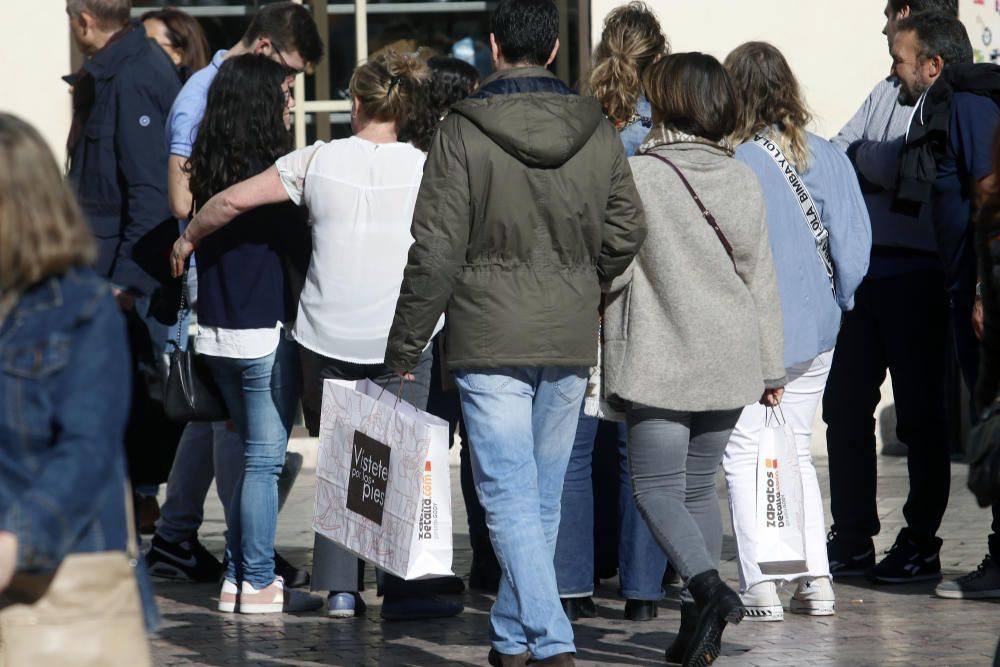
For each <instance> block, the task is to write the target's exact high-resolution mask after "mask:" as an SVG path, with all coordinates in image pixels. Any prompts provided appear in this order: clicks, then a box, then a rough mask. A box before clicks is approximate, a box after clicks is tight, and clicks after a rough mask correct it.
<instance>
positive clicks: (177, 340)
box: [170, 269, 190, 351]
mask: <svg viewBox="0 0 1000 667" xmlns="http://www.w3.org/2000/svg"><path fill="white" fill-rule="evenodd" d="M189 270H190V269H184V273H182V274H181V302H180V304H179V305H178V306H177V334H176V336H174V340H172V341H170V342H172V343H173V344H174V351H179V350H180V349H181V330H182V328H183V326H184V318H182V317H181V313H182V312H184V307H185V306H186V305H187V302H188V293H187V291H188V271H189Z"/></svg>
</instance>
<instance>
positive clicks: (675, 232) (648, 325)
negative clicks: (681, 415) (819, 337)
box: [603, 135, 785, 412]
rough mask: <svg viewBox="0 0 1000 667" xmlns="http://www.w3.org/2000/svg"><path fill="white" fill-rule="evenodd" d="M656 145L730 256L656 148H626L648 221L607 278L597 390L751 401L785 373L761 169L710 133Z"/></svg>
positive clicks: (651, 398) (637, 399)
mask: <svg viewBox="0 0 1000 667" xmlns="http://www.w3.org/2000/svg"><path fill="white" fill-rule="evenodd" d="M651 136H652V135H651ZM647 148H649V146H647ZM651 150H653V151H655V152H658V153H660V154H662V155H663V156H665V157H667V158H669V159H670V160H671V161H672V162H673V163H674V164H675V165H676V166H677V167H678V168H679V169H680V170H681V171H682V172H683V173H684V175H685V176H686V177H687V179H688V181H689V182H690V183H691V186H692V187H693V188H694V190H695V192H696V193H697V194H698V196H699V197H700V198H701V200H702V201H703V202H704V204H705V205H706V206H707V208H708V209H709V211H711V212H712V214H713V215H714V216H715V219H716V220H717V221H718V224H719V227H720V228H721V229H722V231H723V233H724V234H725V236H726V237H727V238H728V240H729V242H730V243H731V244H732V247H733V254H734V257H735V262H736V266H735V268H734V266H733V262H732V261H731V260H730V259H729V256H728V255H727V253H726V250H725V248H724V247H723V245H722V243H721V241H720V240H719V238H718V236H716V233H715V232H714V231H713V230H712V228H711V227H710V226H709V224H708V222H707V221H706V220H705V218H704V217H703V216H702V214H701V210H700V209H699V208H698V206H697V205H696V204H695V202H694V200H693V198H692V197H691V195H690V194H689V193H688V191H687V189H685V187H684V185H683V184H682V183H681V181H680V179H679V178H678V177H677V175H676V174H675V173H674V172H673V170H671V169H670V167H668V166H667V165H665V164H663V163H662V162H661V161H659V160H657V159H655V158H652V157H648V156H640V155H637V156H635V157H632V158H630V159H629V165H630V166H631V168H632V173H633V176H634V178H635V183H636V187H637V188H638V190H639V195H640V196H641V198H642V202H643V206H644V207H645V209H646V224H647V227H648V230H649V231H648V236H647V237H646V242H645V244H644V245H643V246H642V248H641V249H640V250H639V254H638V255H637V256H636V258H635V260H634V261H633V263H632V266H631V267H630V270H629V271H627V272H626V273H625V274H623V275H622V276H620V277H619V278H618V279H616V280H615V281H614V282H613V283H612V284H611V285H610V286H609V289H610V292H609V294H608V297H607V305H606V307H605V311H604V368H603V375H604V383H605V384H604V393H605V395H606V396H609V397H617V398H619V399H624V400H626V401H631V402H633V403H637V404H640V405H644V406H650V407H657V408H667V409H671V410H680V411H691V412H701V411H707V410H727V409H735V408H740V407H743V406H745V405H748V404H750V403H754V402H756V401H757V400H758V399H760V397H761V394H762V393H763V391H764V388H765V387H768V388H773V387H780V386H782V385H784V382H785V378H784V376H785V368H784V362H783V360H782V321H781V304H780V302H779V295H778V284H777V281H776V278H775V273H774V265H773V263H772V261H771V248H770V244H769V243H768V235H767V221H766V213H765V209H764V199H763V195H762V193H761V190H760V186H759V185H758V181H757V178H756V176H754V173H753V172H752V171H751V170H750V169H749V168H748V167H747V166H745V165H743V164H741V163H739V162H737V161H736V160H735V159H733V158H732V157H731V154H730V153H729V152H727V151H725V150H724V149H722V148H719V147H717V146H714V145H709V144H705V143H666V144H657V143H655V142H653V145H652V148H651Z"/></svg>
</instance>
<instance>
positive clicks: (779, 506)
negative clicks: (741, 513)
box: [757, 410, 808, 574]
mask: <svg viewBox="0 0 1000 667" xmlns="http://www.w3.org/2000/svg"><path fill="white" fill-rule="evenodd" d="M767 414H768V416H767V418H766V421H765V424H764V429H763V430H762V431H761V435H760V446H759V447H758V450H757V565H758V566H759V567H760V571H761V573H762V574H801V573H803V572H808V568H807V567H806V545H805V512H804V505H803V496H802V476H801V475H800V473H799V459H798V453H797V452H796V450H795V435H794V433H792V429H791V428H790V427H789V426H788V424H786V423H785V420H784V419H783V418H782V417H781V416H780V415H778V414H776V413H775V411H774V410H769V411H768V413H767Z"/></svg>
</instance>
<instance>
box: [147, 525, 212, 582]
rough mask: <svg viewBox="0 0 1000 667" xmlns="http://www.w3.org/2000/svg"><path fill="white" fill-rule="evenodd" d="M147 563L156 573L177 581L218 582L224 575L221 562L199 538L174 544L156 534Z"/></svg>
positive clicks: (154, 573)
mask: <svg viewBox="0 0 1000 667" xmlns="http://www.w3.org/2000/svg"><path fill="white" fill-rule="evenodd" d="M146 566H147V567H148V568H149V573H150V574H152V575H153V576H155V577H163V578H165V579H174V580H177V581H190V582H194V583H205V582H215V581H218V580H219V577H220V576H222V564H221V563H220V562H219V561H218V560H217V559H216V558H215V556H213V555H212V554H211V553H209V551H208V549H206V548H205V547H204V546H202V544H201V542H199V541H198V539H197V538H192V539H190V540H186V541H184V542H181V543H180V544H172V543H170V542H167V541H166V540H165V539H163V538H162V537H160V536H159V535H153V543H152V545H151V546H150V547H149V553H147V554H146Z"/></svg>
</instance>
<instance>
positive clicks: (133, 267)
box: [69, 23, 181, 295]
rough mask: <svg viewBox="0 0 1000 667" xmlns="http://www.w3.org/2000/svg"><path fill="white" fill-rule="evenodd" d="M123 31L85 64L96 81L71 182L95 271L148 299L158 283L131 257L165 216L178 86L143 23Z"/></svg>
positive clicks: (167, 213) (74, 157)
mask: <svg viewBox="0 0 1000 667" xmlns="http://www.w3.org/2000/svg"><path fill="white" fill-rule="evenodd" d="M128 30H129V32H128V33H127V34H126V35H124V36H122V37H121V38H120V39H117V40H116V41H114V42H112V43H110V44H108V46H107V47H106V48H104V49H103V50H102V51H100V52H98V53H97V54H96V55H95V56H94V57H93V58H91V59H90V61H89V62H87V64H86V65H84V69H85V70H86V72H87V73H89V74H90V76H91V77H93V79H94V104H93V106H92V107H91V110H90V113H89V115H88V117H87V121H86V124H85V126H84V127H83V132H82V135H81V136H80V139H79V141H78V143H77V144H76V146H75V148H74V150H73V154H72V156H71V160H72V161H71V163H70V164H71V166H70V171H69V177H70V181H71V182H72V183H73V187H74V189H75V190H76V192H77V196H78V197H79V199H80V204H81V205H82V207H83V211H84V213H85V214H86V216H87V219H88V220H89V221H90V225H91V228H92V229H93V230H94V236H95V237H96V238H97V242H98V252H99V256H98V259H97V264H96V267H95V268H96V270H97V273H98V274H100V275H102V276H106V277H107V278H108V279H109V280H110V281H111V282H112V283H114V284H115V285H118V286H119V287H123V288H127V289H128V290H129V291H131V292H134V293H137V294H147V295H148V294H151V293H152V292H153V291H154V290H155V288H156V287H157V281H156V280H155V279H154V278H153V277H152V276H150V275H149V274H147V273H146V272H145V271H143V270H142V268H140V267H139V265H138V264H136V262H135V260H134V259H133V257H132V252H133V248H134V246H135V244H136V242H137V241H138V240H139V239H141V238H142V237H143V236H144V235H146V234H147V233H148V232H149V231H151V230H152V229H153V228H154V227H155V226H156V225H157V224H159V223H161V222H163V221H164V220H166V219H167V218H169V217H170V205H169V201H168V199H167V149H166V145H167V144H166V139H165V127H166V119H167V114H168V113H169V111H170V105H171V104H172V103H173V101H174V98H175V97H176V96H177V93H178V92H179V91H180V88H181V81H180V77H179V76H178V74H177V69H176V68H175V67H174V64H173V63H172V62H171V61H170V59H169V58H168V57H167V55H166V54H165V53H164V52H163V49H161V48H160V47H159V46H158V45H157V44H156V43H155V42H153V41H151V40H149V39H147V38H146V32H145V30H144V29H143V27H142V25H141V24H139V23H133V24H131V25H130V26H129V28H128Z"/></svg>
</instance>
